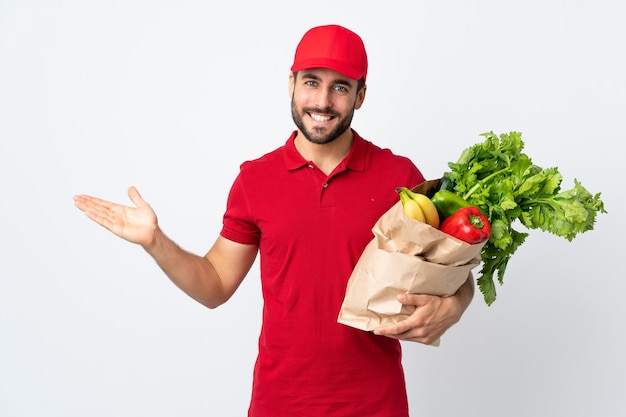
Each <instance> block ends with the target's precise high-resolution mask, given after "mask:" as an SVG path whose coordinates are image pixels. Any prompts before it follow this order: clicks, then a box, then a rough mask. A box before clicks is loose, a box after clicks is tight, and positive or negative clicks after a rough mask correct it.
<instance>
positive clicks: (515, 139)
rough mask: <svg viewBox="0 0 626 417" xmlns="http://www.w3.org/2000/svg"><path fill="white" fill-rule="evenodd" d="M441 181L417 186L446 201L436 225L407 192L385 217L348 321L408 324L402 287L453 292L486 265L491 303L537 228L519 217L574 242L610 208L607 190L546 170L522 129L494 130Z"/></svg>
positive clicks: (347, 301)
mask: <svg viewBox="0 0 626 417" xmlns="http://www.w3.org/2000/svg"><path fill="white" fill-rule="evenodd" d="M481 136H483V137H484V138H485V139H484V141H483V142H480V143H477V144H475V145H473V146H471V147H469V148H467V149H465V150H464V151H463V152H462V153H461V156H460V158H459V159H458V161H457V162H455V163H449V164H448V166H449V168H450V171H448V172H445V173H444V174H443V175H442V177H441V178H440V179H438V180H432V181H427V182H425V183H424V184H420V185H418V186H417V187H415V188H413V189H412V190H410V191H412V192H414V193H418V194H422V197H423V196H426V197H428V198H429V199H430V201H432V203H433V204H434V205H435V207H436V208H437V212H438V214H439V219H437V222H433V221H431V222H430V224H429V223H428V222H427V221H426V219H425V217H421V218H419V219H420V220H422V221H416V220H415V219H416V218H418V217H419V216H413V218H411V216H412V209H410V208H409V205H410V204H409V203H406V204H405V202H406V201H407V200H406V198H405V197H404V196H402V194H403V193H401V199H400V201H398V203H396V204H395V205H394V206H393V207H392V208H391V209H390V210H388V211H387V212H386V213H385V214H384V215H383V216H381V218H380V219H379V220H378V222H377V223H376V225H375V226H374V228H373V229H372V232H373V233H374V239H373V240H372V241H371V242H370V243H369V244H368V246H367V247H366V248H365V250H364V252H363V254H362V255H361V257H360V259H359V261H358V262H357V265H356V266H355V268H354V271H353V273H352V275H351V277H350V279H349V280H348V285H347V288H346V295H345V298H344V302H343V305H342V307H341V310H340V313H339V318H338V321H339V322H340V323H343V324H346V325H349V326H352V327H356V328H359V329H362V330H373V329H374V328H376V327H378V326H380V325H385V324H390V323H395V322H398V321H400V320H402V319H404V318H405V317H407V316H408V315H409V314H411V312H412V311H409V309H408V308H407V307H406V306H402V304H400V303H399V302H398V301H396V295H397V294H398V293H401V292H411V293H425V294H432V295H441V296H446V295H451V294H454V292H456V290H457V289H458V288H459V287H460V286H461V285H462V284H463V283H464V282H465V280H466V279H467V277H468V274H469V273H470V271H471V270H472V269H474V268H476V267H477V266H479V265H482V267H481V269H480V271H479V272H478V277H477V284H478V287H479V289H480V291H481V293H482V295H483V299H484V301H485V303H486V304H487V305H491V304H492V303H493V302H494V301H495V299H496V287H495V281H496V279H497V281H498V282H499V283H500V284H503V278H504V273H505V271H506V267H507V265H508V262H509V260H510V258H511V256H512V255H513V254H514V253H515V251H516V250H517V248H519V247H520V245H522V244H523V243H524V241H525V239H526V237H527V236H528V233H526V232H522V231H519V230H517V229H516V228H515V227H514V226H516V225H517V224H518V223H519V224H521V225H523V226H524V227H526V228H528V229H539V230H542V231H545V232H549V233H552V234H554V235H557V236H560V237H563V238H565V239H567V240H568V241H571V240H572V239H574V237H576V235H577V234H579V233H583V232H586V231H588V230H592V229H593V226H594V224H595V220H596V216H597V214H598V213H606V210H605V208H604V203H603V202H602V200H601V199H600V193H597V194H595V195H592V194H591V193H590V192H589V191H587V190H586V189H585V188H584V187H583V186H582V184H581V183H580V182H578V181H577V180H574V187H573V188H571V189H569V190H565V191H563V190H561V182H562V175H561V174H560V173H559V171H558V169H557V168H541V167H539V166H537V165H535V164H533V162H532V160H531V158H530V157H529V156H528V155H526V154H525V153H523V152H522V150H523V148H524V143H523V141H522V139H521V133H519V132H510V133H508V134H501V135H499V136H498V135H496V134H494V133H493V132H488V133H484V134H482V135H481Z"/></svg>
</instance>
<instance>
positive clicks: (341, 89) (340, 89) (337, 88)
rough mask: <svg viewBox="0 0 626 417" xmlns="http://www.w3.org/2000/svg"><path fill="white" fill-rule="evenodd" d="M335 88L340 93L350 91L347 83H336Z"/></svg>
mask: <svg viewBox="0 0 626 417" xmlns="http://www.w3.org/2000/svg"><path fill="white" fill-rule="evenodd" d="M334 89H335V91H337V92H338V93H347V92H348V88H347V87H346V86H345V85H341V84H337V85H335V87H334Z"/></svg>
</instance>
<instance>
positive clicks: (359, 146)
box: [284, 129, 367, 171]
mask: <svg viewBox="0 0 626 417" xmlns="http://www.w3.org/2000/svg"><path fill="white" fill-rule="evenodd" d="M296 133H297V131H295V130H294V131H293V132H292V133H291V136H289V139H287V143H285V153H284V155H285V166H286V167H287V169H288V170H296V169H298V168H302V167H303V166H306V165H309V164H310V161H307V160H305V159H304V158H303V157H302V155H300V153H299V152H298V150H297V149H296V144H295V142H294V139H295V138H296ZM352 134H353V135H352V137H353V139H352V148H351V149H350V153H348V155H347V156H346V157H345V158H344V162H345V164H346V166H347V167H348V168H349V169H351V170H353V171H363V169H364V167H365V157H366V154H367V141H366V140H365V139H363V138H362V137H361V136H360V135H359V134H358V133H357V132H356V131H355V130H354V129H352Z"/></svg>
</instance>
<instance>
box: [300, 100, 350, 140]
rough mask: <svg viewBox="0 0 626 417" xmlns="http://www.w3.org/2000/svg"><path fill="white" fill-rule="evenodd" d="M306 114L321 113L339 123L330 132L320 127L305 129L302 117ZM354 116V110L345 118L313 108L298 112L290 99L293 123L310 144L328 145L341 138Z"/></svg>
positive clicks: (326, 110) (333, 112) (329, 111)
mask: <svg viewBox="0 0 626 417" xmlns="http://www.w3.org/2000/svg"><path fill="white" fill-rule="evenodd" d="M306 113H323V114H328V115H331V116H332V117H334V118H336V119H337V120H338V121H339V123H337V125H336V126H335V128H334V129H332V130H327V129H326V128H322V127H314V128H313V129H310V130H309V129H307V128H306V126H305V125H304V122H303V120H302V115H304V114H306ZM353 116H354V109H352V111H351V112H350V114H347V115H346V116H345V117H342V116H341V114H340V113H337V112H336V111H334V110H331V109H328V108H327V109H314V108H303V109H302V112H299V111H298V108H297V107H296V104H295V103H294V100H293V97H292V99H291V117H292V118H293V122H294V123H295V124H296V126H297V127H298V129H299V130H300V132H302V134H303V135H304V137H305V138H306V139H307V140H308V141H309V142H311V143H315V144H317V145H324V144H326V143H330V142H332V141H334V140H335V139H337V138H338V137H339V136H341V135H342V134H343V133H344V132H345V131H346V130H348V129H349V128H350V124H351V123H352V117H353Z"/></svg>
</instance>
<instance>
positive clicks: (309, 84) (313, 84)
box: [304, 80, 317, 87]
mask: <svg viewBox="0 0 626 417" xmlns="http://www.w3.org/2000/svg"><path fill="white" fill-rule="evenodd" d="M304 85H308V86H309V87H315V86H317V81H315V80H306V81H304Z"/></svg>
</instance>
